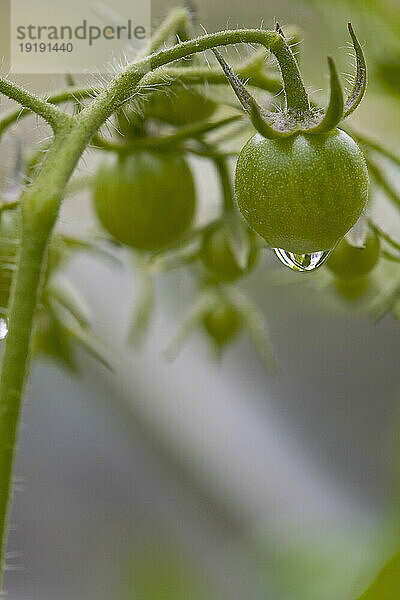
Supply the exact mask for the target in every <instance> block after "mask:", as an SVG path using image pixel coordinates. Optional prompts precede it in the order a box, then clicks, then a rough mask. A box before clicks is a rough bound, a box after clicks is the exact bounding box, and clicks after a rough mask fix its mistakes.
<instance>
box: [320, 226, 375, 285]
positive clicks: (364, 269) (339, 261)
mask: <svg viewBox="0 0 400 600" xmlns="http://www.w3.org/2000/svg"><path fill="white" fill-rule="evenodd" d="M380 247H381V244H380V241H379V236H378V235H377V233H376V232H375V231H373V230H370V231H369V232H368V235H367V239H366V241H365V247H364V248H356V247H355V246H351V245H350V244H349V243H348V241H347V240H346V239H343V240H341V242H339V244H338V245H337V247H336V248H335V250H334V251H333V253H332V254H331V256H330V257H329V258H328V260H327V263H326V266H327V267H328V269H329V270H330V271H332V273H334V274H335V275H336V277H338V278H339V279H342V280H352V279H358V278H359V277H363V276H364V275H367V273H369V272H370V271H371V270H372V269H373V268H374V266H375V265H376V263H377V261H378V258H379V252H380Z"/></svg>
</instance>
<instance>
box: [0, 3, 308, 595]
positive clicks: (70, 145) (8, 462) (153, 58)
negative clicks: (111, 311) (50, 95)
mask: <svg viewBox="0 0 400 600" xmlns="http://www.w3.org/2000/svg"><path fill="white" fill-rule="evenodd" d="M177 15H178V16H177V20H178V24H181V22H182V14H181V13H179V12H178V13H177ZM171 28H172V26H171V23H170V24H169V26H168V27H167V28H166V29H167V31H168V32H170V31H171V30H172V29H171ZM277 37H280V36H278V34H277V33H276V32H271V31H263V30H258V29H253V30H246V29H238V30H235V31H222V32H218V33H214V34H210V35H204V36H201V37H198V38H196V39H193V40H188V41H186V42H183V43H179V44H177V45H176V46H173V47H172V48H168V49H165V50H161V51H158V52H154V53H153V54H152V55H150V56H149V57H144V58H140V59H139V60H137V61H136V62H135V63H132V64H131V65H129V66H128V67H126V68H125V69H124V70H123V71H122V72H121V73H120V74H119V75H117V76H116V77H115V79H114V80H113V81H112V82H111V83H110V84H109V85H108V86H107V88H106V89H105V90H104V91H103V92H101V93H100V94H99V95H98V96H97V97H96V98H95V99H94V100H93V102H92V103H91V104H90V105H89V106H87V107H86V108H84V109H83V110H82V111H81V112H80V113H79V114H77V115H75V116H73V117H71V116H69V115H67V114H66V113H63V112H62V111H61V110H59V109H58V108H57V107H55V106H53V105H51V104H50V103H49V102H46V101H45V100H41V99H40V98H38V97H36V96H34V95H33V94H30V93H29V92H26V91H25V90H22V89H20V88H18V87H17V86H15V85H14V84H11V83H10V82H8V80H4V79H0V92H2V93H4V94H5V95H7V96H8V97H10V98H13V99H14V100H16V101H17V102H19V103H20V104H21V105H22V106H23V108H24V109H26V110H30V111H32V112H35V113H36V114H38V115H40V116H42V117H43V118H44V119H45V120H46V121H47V122H48V123H49V124H50V125H51V126H52V128H53V130H54V132H55V137H54V141H53V143H52V145H51V147H50V148H49V151H48V154H47V157H46V159H45V161H44V163H43V165H42V167H41V170H40V172H39V174H38V175H37V177H36V179H35V181H34V182H33V183H32V184H31V185H30V186H29V187H27V188H26V189H25V191H24V192H23V194H22V197H21V199H20V206H21V222H22V230H21V243H20V249H19V255H18V262H17V271H16V274H15V276H14V278H13V285H12V290H11V298H10V305H9V313H8V327H9V332H8V335H7V338H6V342H5V347H4V354H3V360H2V367H1V376H0V590H1V589H2V578H3V571H4V554H5V546H6V538H7V524H8V519H9V509H10V503H11V490H12V473H13V460H14V455H15V447H16V441H17V434H18V423H19V417H20V412H21V402H22V398H23V393H24V387H25V384H26V381H27V377H28V373H29V359H30V348H31V340H32V332H33V326H34V317H35V312H36V308H37V304H38V300H39V298H40V294H41V291H42V280H43V271H44V268H45V262H46V256H47V246H48V242H49V239H50V236H51V232H52V229H53V227H54V224H55V222H56V219H57V215H58V211H59V207H60V204H61V201H62V198H63V196H64V194H65V189H66V186H67V183H68V180H69V178H70V176H71V174H72V172H73V171H74V169H75V167H76V164H77V163H78V161H79V159H80V157H81V155H82V154H83V152H84V151H85V149H86V148H87V146H88V145H89V143H90V140H91V138H92V137H93V135H94V134H95V133H96V131H97V130H98V129H99V127H100V126H101V125H102V124H103V123H104V122H105V121H106V120H107V119H108V118H109V117H110V116H111V115H112V114H113V113H114V112H115V111H116V110H118V109H119V108H120V107H121V106H122V105H123V103H124V102H126V101H127V100H129V99H130V98H131V97H132V95H133V94H134V93H135V90H136V88H137V86H138V84H139V82H140V81H141V79H142V78H143V77H144V76H145V75H146V73H147V74H149V71H153V70H154V69H158V68H159V67H162V66H164V65H167V64H169V63H171V62H172V61H175V60H179V59H180V58H184V57H186V56H190V55H191V54H195V53H198V52H202V51H204V50H207V49H210V48H213V47H216V46H226V45H230V44H236V43H243V42H248V43H256V44H261V45H263V46H264V47H266V48H270V47H271V46H273V44H275V47H272V50H273V51H274V52H275V54H276V56H277V58H278V60H280V57H281V58H282V65H281V67H282V76H283V79H284V80H285V84H286V85H289V87H290V89H291V91H290V94H289V96H290V98H292V97H293V99H294V97H296V98H297V104H301V100H302V92H301V85H302V82H301V80H300V81H299V80H298V78H297V76H296V67H295V65H293V64H290V60H291V58H290V57H292V59H293V62H295V61H294V58H293V55H291V53H290V54H289V55H288V53H287V50H286V47H285V45H284V44H283V45H282V42H280V41H279V40H278V39H277ZM293 74H294V75H293ZM292 76H293V77H294V79H291V77H292ZM146 77H148V75H146ZM286 80H287V81H286ZM295 88H297V93H294V92H293V90H294V89H295ZM293 101H294V100H293Z"/></svg>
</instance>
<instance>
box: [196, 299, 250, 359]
mask: <svg viewBox="0 0 400 600" xmlns="http://www.w3.org/2000/svg"><path fill="white" fill-rule="evenodd" d="M240 326H241V321H240V317H239V315H238V313H237V311H236V310H235V309H234V308H233V307H232V306H231V305H230V304H227V303H226V302H222V301H221V302H218V303H216V304H215V306H213V308H211V309H210V310H209V311H208V312H207V313H206V314H205V315H204V317H203V327H204V329H205V331H206V332H207V333H208V335H209V336H210V337H211V339H212V340H213V342H214V343H215V344H216V346H217V347H219V348H222V347H223V346H226V345H227V344H228V343H229V342H231V341H232V340H233V338H234V337H235V336H236V335H237V333H238V332H239V329H240Z"/></svg>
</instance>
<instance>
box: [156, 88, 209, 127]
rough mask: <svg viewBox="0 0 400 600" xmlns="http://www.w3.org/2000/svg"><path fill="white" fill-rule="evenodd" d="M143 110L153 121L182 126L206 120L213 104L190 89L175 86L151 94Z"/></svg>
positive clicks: (202, 95)
mask: <svg viewBox="0 0 400 600" xmlns="http://www.w3.org/2000/svg"><path fill="white" fill-rule="evenodd" d="M145 110H146V114H147V116H149V117H151V118H153V119H157V120H159V121H163V122H164V123H169V124H170V125H175V126H182V125H190V123H195V122H197V121H203V120H205V119H208V117H210V116H211V115H212V113H213V112H214V110H215V103H214V102H213V101H212V100H210V99H209V98H207V97H206V96H204V94H201V93H200V92H197V91H196V90H194V89H192V88H186V87H184V86H183V85H181V84H175V85H174V86H173V87H172V89H171V90H168V92H164V91H159V92H155V93H154V94H152V96H151V99H150V100H149V103H148V105H147V106H146V109H145Z"/></svg>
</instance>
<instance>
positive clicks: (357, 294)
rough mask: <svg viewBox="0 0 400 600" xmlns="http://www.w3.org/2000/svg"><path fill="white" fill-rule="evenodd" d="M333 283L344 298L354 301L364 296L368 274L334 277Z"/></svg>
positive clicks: (367, 285)
mask: <svg viewBox="0 0 400 600" xmlns="http://www.w3.org/2000/svg"><path fill="white" fill-rule="evenodd" d="M335 284H336V290H337V292H338V293H339V294H340V296H342V298H343V299H344V300H346V301H348V302H355V301H356V300H359V299H360V298H361V297H362V296H364V294H365V292H366V291H367V290H368V288H369V285H370V281H369V278H368V276H364V277H358V278H357V279H336V281H335Z"/></svg>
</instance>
